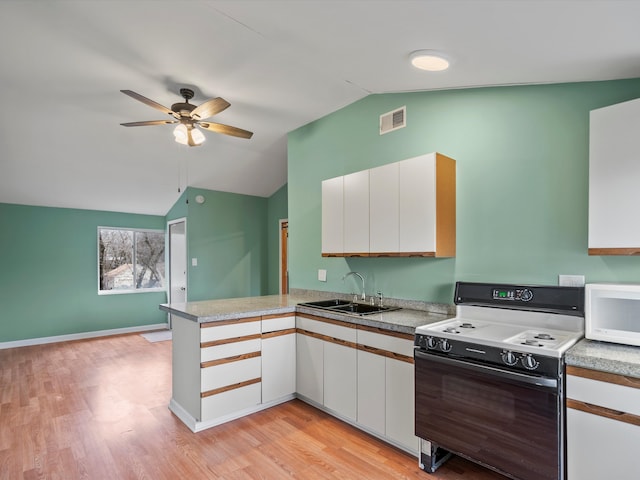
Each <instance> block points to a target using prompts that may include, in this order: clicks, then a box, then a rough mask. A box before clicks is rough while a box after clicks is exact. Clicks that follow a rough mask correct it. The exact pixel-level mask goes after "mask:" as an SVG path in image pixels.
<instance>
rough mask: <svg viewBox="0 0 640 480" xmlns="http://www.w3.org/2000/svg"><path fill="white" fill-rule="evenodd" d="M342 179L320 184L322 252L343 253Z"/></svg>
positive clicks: (338, 178)
mask: <svg viewBox="0 0 640 480" xmlns="http://www.w3.org/2000/svg"><path fill="white" fill-rule="evenodd" d="M343 190H344V177H336V178H330V179H329V180H325V181H323V182H322V252H323V253H324V252H326V253H327V254H342V253H343V252H344V228H343V224H344V193H343Z"/></svg>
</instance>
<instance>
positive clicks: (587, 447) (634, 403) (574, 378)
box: [567, 367, 640, 480]
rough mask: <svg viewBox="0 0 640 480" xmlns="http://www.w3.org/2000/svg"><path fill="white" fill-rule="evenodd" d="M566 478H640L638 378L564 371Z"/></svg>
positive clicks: (586, 371) (622, 479)
mask: <svg viewBox="0 0 640 480" xmlns="http://www.w3.org/2000/svg"><path fill="white" fill-rule="evenodd" d="M567 374H568V375H567V478H568V480H601V479H604V478H611V479H615V480H637V479H638V478H640V460H638V447H639V446H640V379H635V378H629V377H624V376H621V375H614V374H608V373H602V372H597V371H593V370H588V369H583V368H576V367H568V368H567Z"/></svg>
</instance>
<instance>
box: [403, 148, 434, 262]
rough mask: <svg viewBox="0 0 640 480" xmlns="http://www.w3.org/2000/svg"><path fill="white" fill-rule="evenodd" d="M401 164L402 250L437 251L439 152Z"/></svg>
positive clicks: (404, 161)
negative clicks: (437, 175)
mask: <svg viewBox="0 0 640 480" xmlns="http://www.w3.org/2000/svg"><path fill="white" fill-rule="evenodd" d="M399 164H400V172H399V176H400V187H399V191H400V204H399V209H400V223H399V225H400V251H401V252H435V251H436V231H435V229H436V178H435V154H430V155H422V156H420V157H415V158H410V159H408V160H403V161H402V162H399Z"/></svg>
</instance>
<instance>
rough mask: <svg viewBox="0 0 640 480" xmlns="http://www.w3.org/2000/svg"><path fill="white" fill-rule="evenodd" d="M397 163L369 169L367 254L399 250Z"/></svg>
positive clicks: (396, 251)
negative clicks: (368, 252)
mask: <svg viewBox="0 0 640 480" xmlns="http://www.w3.org/2000/svg"><path fill="white" fill-rule="evenodd" d="M398 175H399V163H398V162H396V163H390V164H388V165H383V166H381V167H377V168H372V169H371V170H369V251H370V252H371V253H398V252H399V251H400V229H399V222H400V192H399V179H398Z"/></svg>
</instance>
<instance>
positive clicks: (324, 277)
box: [318, 269, 327, 282]
mask: <svg viewBox="0 0 640 480" xmlns="http://www.w3.org/2000/svg"><path fill="white" fill-rule="evenodd" d="M318 280H320V281H321V282H326V281H327V271H326V270H323V269H320V270H318Z"/></svg>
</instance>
